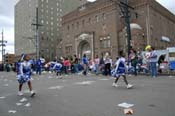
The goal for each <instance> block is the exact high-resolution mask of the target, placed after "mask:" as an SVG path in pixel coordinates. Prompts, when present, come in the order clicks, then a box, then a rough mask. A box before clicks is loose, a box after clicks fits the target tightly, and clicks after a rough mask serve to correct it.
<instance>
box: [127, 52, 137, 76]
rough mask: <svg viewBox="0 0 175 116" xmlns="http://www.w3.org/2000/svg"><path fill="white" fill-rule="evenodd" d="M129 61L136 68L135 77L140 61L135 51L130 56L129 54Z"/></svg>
mask: <svg viewBox="0 0 175 116" xmlns="http://www.w3.org/2000/svg"><path fill="white" fill-rule="evenodd" d="M129 59H130V62H131V66H132V67H133V68H134V72H133V73H134V75H135V76H137V61H138V57H137V53H136V51H135V50H134V49H131V50H130V54H129Z"/></svg>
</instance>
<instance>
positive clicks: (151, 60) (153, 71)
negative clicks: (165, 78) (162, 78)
mask: <svg viewBox="0 0 175 116" xmlns="http://www.w3.org/2000/svg"><path fill="white" fill-rule="evenodd" d="M149 51H150V56H149V58H148V59H149V64H150V70H151V76H152V77H153V78H155V77H157V62H158V61H157V53H156V51H155V49H154V47H151V48H150V49H149Z"/></svg>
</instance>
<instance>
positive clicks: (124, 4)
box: [110, 0, 134, 61]
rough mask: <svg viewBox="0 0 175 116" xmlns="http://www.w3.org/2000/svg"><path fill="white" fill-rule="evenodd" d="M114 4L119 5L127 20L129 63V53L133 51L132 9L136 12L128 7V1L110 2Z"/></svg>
mask: <svg viewBox="0 0 175 116" xmlns="http://www.w3.org/2000/svg"><path fill="white" fill-rule="evenodd" d="M110 1H112V2H115V3H116V4H117V5H119V8H120V10H121V13H122V15H123V16H124V18H125V25H126V29H127V30H126V31H127V43H128V61H129V53H130V49H131V47H132V46H131V39H132V38H131V27H130V18H131V16H130V9H132V10H134V8H133V7H131V6H129V5H128V0H118V1H114V0H110Z"/></svg>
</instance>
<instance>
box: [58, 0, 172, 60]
mask: <svg viewBox="0 0 175 116" xmlns="http://www.w3.org/2000/svg"><path fill="white" fill-rule="evenodd" d="M129 5H131V6H132V7H134V10H131V17H130V21H131V24H130V27H131V35H132V40H131V46H132V47H133V48H134V49H135V50H137V51H143V50H144V48H145V46H146V45H148V44H149V45H152V46H154V47H155V48H156V49H165V48H166V47H172V46H174V45H175V33H174V32H175V16H174V15H173V14H172V13H170V12H169V11H168V10H167V9H165V8H164V7H162V6H161V5H160V4H159V3H157V2H156V1H155V0H132V1H129ZM62 32H63V41H62V42H61V43H60V44H58V46H59V48H58V49H59V51H60V52H61V53H62V55H63V56H66V55H73V54H78V56H79V57H81V56H82V54H84V53H86V54H87V55H88V56H89V57H90V58H94V56H95V55H101V54H105V53H109V54H110V55H111V56H112V58H113V59H114V58H115V57H116V56H117V55H118V52H119V51H120V50H123V51H124V52H125V53H126V54H127V51H128V50H127V45H128V41H127V33H126V26H125V19H124V18H123V16H122V14H121V10H120V7H119V5H116V4H115V3H113V2H111V1H110V0H98V1H96V2H94V3H87V4H85V5H82V6H81V7H79V8H78V9H77V10H74V11H73V12H71V13H69V14H67V15H65V16H63V22H62Z"/></svg>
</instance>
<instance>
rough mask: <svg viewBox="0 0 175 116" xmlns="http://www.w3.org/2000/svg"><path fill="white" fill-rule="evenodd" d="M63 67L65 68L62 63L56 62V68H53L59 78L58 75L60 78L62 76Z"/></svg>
mask: <svg viewBox="0 0 175 116" xmlns="http://www.w3.org/2000/svg"><path fill="white" fill-rule="evenodd" d="M62 66H63V65H62V64H61V63H59V62H56V63H55V65H54V67H53V70H55V72H56V75H57V76H58V74H60V76H61V72H62V71H61V70H62Z"/></svg>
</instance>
